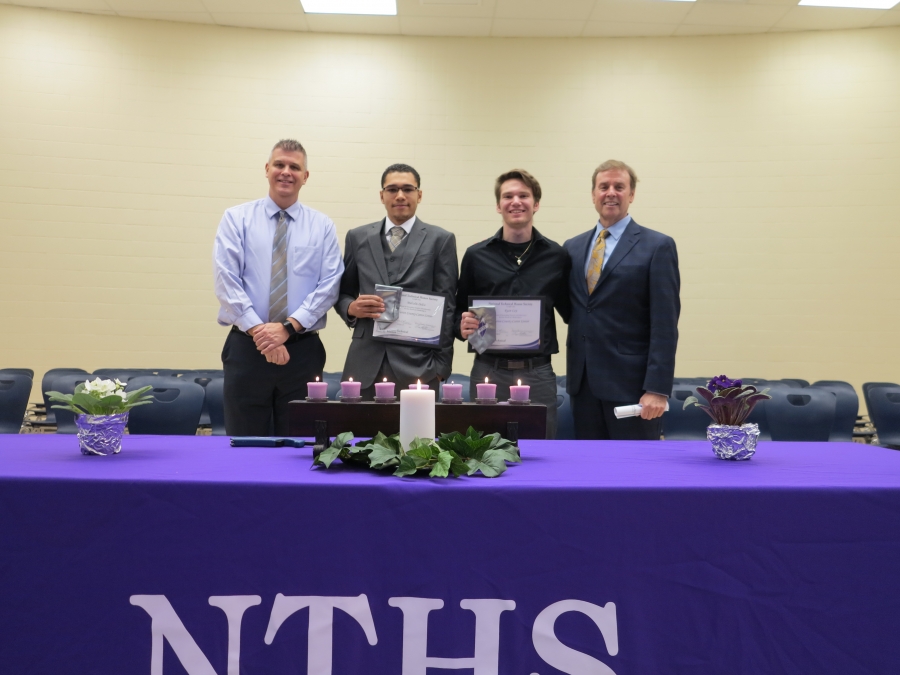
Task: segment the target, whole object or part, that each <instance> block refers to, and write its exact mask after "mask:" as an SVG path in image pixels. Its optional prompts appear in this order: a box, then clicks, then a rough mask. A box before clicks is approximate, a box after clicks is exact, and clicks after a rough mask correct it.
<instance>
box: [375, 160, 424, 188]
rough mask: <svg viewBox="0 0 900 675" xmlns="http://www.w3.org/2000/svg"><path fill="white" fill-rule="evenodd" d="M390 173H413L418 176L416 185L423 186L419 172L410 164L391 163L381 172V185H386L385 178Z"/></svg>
mask: <svg viewBox="0 0 900 675" xmlns="http://www.w3.org/2000/svg"><path fill="white" fill-rule="evenodd" d="M389 173H411V174H412V175H413V176H415V178H416V187H422V179H421V178H419V172H418V171H416V170H415V169H414V168H412V167H411V166H410V165H409V164H391V165H390V166H389V167H388V168H386V169H385V170H384V173H383V174H381V187H384V179H385V178H387V177H388V174H389Z"/></svg>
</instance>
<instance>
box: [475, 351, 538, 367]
mask: <svg viewBox="0 0 900 675" xmlns="http://www.w3.org/2000/svg"><path fill="white" fill-rule="evenodd" d="M475 360H476V361H480V362H481V363H486V364H488V365H490V366H491V368H496V369H498V370H534V369H535V368H537V367H538V366H546V365H547V364H548V363H550V357H549V356H533V357H531V358H527V359H498V358H496V357H494V356H482V355H476V356H475Z"/></svg>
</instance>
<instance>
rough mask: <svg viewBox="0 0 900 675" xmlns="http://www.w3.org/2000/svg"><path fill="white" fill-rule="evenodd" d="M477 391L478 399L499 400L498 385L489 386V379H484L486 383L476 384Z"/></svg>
mask: <svg viewBox="0 0 900 675" xmlns="http://www.w3.org/2000/svg"><path fill="white" fill-rule="evenodd" d="M475 390H476V392H477V393H476V396H477V397H478V398H497V385H496V384H489V383H488V379H487V378H484V382H479V383H478V384H476V385H475Z"/></svg>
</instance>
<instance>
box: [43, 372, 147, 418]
mask: <svg viewBox="0 0 900 675" xmlns="http://www.w3.org/2000/svg"><path fill="white" fill-rule="evenodd" d="M151 389H153V387H151V386H147V387H141V388H140V389H136V390H135V391H130V392H126V391H125V383H124V382H120V381H119V380H118V379H116V380H101V379H100V378H99V377H98V378H96V379H95V380H94V381H93V382H82V383H81V384H79V385H78V386H77V387H75V393H74V394H62V393H60V392H58V391H48V392H47V398H49V399H50V400H51V401H58V402H60V403H62V404H63V405H55V406H53V407H54V408H59V409H60V410H71V411H72V412H74V413H75V414H76V415H118V414H121V413H124V412H128V411H129V410H131V409H132V408H134V407H135V406H138V405H146V404H148V403H153V397H152V396H149V395H147V392H148V391H150V390H151Z"/></svg>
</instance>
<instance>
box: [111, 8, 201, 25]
mask: <svg viewBox="0 0 900 675" xmlns="http://www.w3.org/2000/svg"><path fill="white" fill-rule="evenodd" d="M116 15H117V16H124V17H128V18H130V19H152V20H153V21H180V22H182V23H215V21H214V20H213V18H212V15H211V14H210V13H209V12H142V11H140V10H134V11H122V10H117V11H116Z"/></svg>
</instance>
